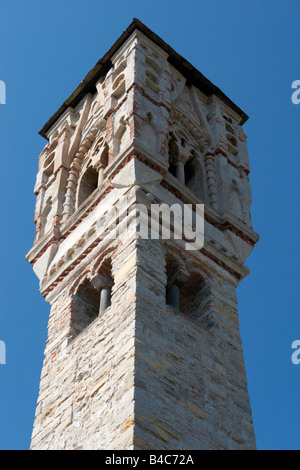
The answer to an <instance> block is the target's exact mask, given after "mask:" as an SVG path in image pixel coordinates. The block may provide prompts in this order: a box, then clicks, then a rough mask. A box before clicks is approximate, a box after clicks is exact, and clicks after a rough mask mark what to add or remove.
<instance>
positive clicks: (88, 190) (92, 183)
mask: <svg viewBox="0 0 300 470" xmlns="http://www.w3.org/2000/svg"><path fill="white" fill-rule="evenodd" d="M97 187H98V172H97V171H96V170H95V169H94V168H91V167H90V168H88V169H87V170H86V171H85V173H84V175H83V176H82V178H81V180H80V184H79V190H78V203H77V207H80V206H81V204H83V203H84V201H85V200H86V199H87V198H88V197H89V196H90V195H91V194H93V192H94V191H95V190H96V189H97Z"/></svg>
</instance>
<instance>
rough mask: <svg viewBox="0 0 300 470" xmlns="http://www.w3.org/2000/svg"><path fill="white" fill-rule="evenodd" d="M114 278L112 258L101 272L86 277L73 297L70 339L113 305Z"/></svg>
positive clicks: (105, 263) (102, 267)
mask: <svg viewBox="0 0 300 470" xmlns="http://www.w3.org/2000/svg"><path fill="white" fill-rule="evenodd" d="M112 286H113V279H112V275H111V263H110V260H106V261H105V262H104V263H103V264H102V266H101V274H96V275H95V276H94V277H93V278H92V279H91V280H88V279H85V280H84V281H83V282H82V283H81V284H80V286H79V287H78V289H77V292H76V294H75V295H74V296H73V298H72V305H71V323H70V335H69V336H70V340H73V339H74V338H76V336H78V335H79V334H80V333H81V332H82V331H83V330H85V329H86V328H87V327H88V326H89V325H90V324H91V323H92V322H93V321H94V320H95V319H96V318H97V317H99V315H102V314H103V313H104V312H105V310H106V309H107V308H108V307H110V305H111V290H112Z"/></svg>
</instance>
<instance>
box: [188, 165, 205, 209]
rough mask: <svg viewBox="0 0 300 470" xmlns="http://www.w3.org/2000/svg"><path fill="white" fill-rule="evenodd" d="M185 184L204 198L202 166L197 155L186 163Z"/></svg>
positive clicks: (200, 197)
mask: <svg viewBox="0 0 300 470" xmlns="http://www.w3.org/2000/svg"><path fill="white" fill-rule="evenodd" d="M185 184H186V186H187V187H188V188H189V189H190V190H191V191H193V193H194V194H195V195H196V196H197V197H198V198H199V199H201V200H203V199H204V186H203V185H204V182H203V172H202V167H201V163H200V162H199V160H198V159H197V158H196V157H195V156H193V157H192V158H191V159H190V160H188V161H187V163H186V164H185Z"/></svg>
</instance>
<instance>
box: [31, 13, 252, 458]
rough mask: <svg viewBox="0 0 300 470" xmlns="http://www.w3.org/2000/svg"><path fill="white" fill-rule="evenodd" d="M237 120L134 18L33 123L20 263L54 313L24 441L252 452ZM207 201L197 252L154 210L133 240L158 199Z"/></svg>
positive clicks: (239, 115)
mask: <svg viewBox="0 0 300 470" xmlns="http://www.w3.org/2000/svg"><path fill="white" fill-rule="evenodd" d="M246 120H247V116H246V114H245V113H244V112H243V111H242V110H241V109H240V108H239V107H238V106H236V105H235V104H234V103H233V102H232V101H231V100H230V99H229V98H228V97H227V96H226V95H224V93H223V92H222V91H221V90H220V89H218V88H217V87H216V86H214V85H213V84H212V83H211V82H210V81H209V80H207V79H206V78H205V77H204V76H203V75H202V74H201V73H200V72H199V71H198V70H196V69H195V68H194V67H193V66H192V65H191V64H190V63H188V62H187V61H186V60H185V59H184V58H183V57H181V56H180V55H179V54H177V53H176V52H175V51H174V50H173V49H172V48H171V47H170V46H168V45H167V44H166V43H165V42H164V41H163V40H162V39H161V38H159V37H158V36H157V35H156V34H154V33H153V32H152V31H150V30H149V29H148V28H147V27H146V26H145V25H144V24H142V23H141V22H140V21H138V20H137V19H134V20H133V21H132V23H131V24H130V25H129V27H128V28H127V29H126V30H125V31H124V33H123V34H122V36H121V37H120V38H119V39H118V40H117V41H116V43H115V44H114V45H113V46H112V47H111V49H110V50H109V51H108V52H107V53H106V54H105V55H104V57H103V58H102V59H101V60H99V62H98V63H97V64H96V65H95V67H94V68H93V69H92V70H91V71H90V72H89V73H88V74H87V76H86V77H85V79H84V80H83V81H82V82H81V83H80V85H79V86H78V87H77V89H76V90H75V91H74V92H73V93H72V95H71V96H70V97H69V98H68V99H67V100H66V101H65V102H64V103H63V104H62V106H61V107H60V108H59V110H58V111H57V112H56V113H55V114H54V115H53V116H52V117H51V118H50V120H49V121H48V122H47V123H46V124H45V126H44V127H43V129H42V130H41V131H40V134H41V135H42V136H43V137H44V138H45V139H46V140H47V144H46V146H45V148H44V149H43V150H42V152H41V154H40V157H39V169H38V174H37V180H36V185H35V189H34V191H35V194H36V211H35V224H36V236H35V241H34V245H33V248H32V249H31V250H30V252H29V253H28V255H27V259H28V261H29V262H30V263H31V264H32V266H33V269H34V271H35V273H36V275H37V276H38V278H39V281H40V291H41V293H42V295H43V296H44V297H45V299H46V301H47V302H48V303H49V304H50V306H51V312H50V317H49V323H48V340H47V344H46V347H45V358H44V364H43V369H42V373H41V381H40V391H39V398H38V403H37V409H36V416H35V422H34V428H33V433H32V442H31V449H34V450H38V449H44V450H46V449H47V450H48V449H64V450H69V449H71V450H73V449H74V450H75V449H83V450H88V449H96V450H101V449H102V450H104V449H133V450H134V449H136V450H138V449H161V450H163V449H182V450H183V449H254V448H255V437H254V430H253V423H252V416H251V408H250V401H249V396H248V391H247V381H246V373H245V367H244V358H243V351H242V345H241V338H240V332H239V321H238V308H237V298H236V288H237V286H238V284H239V282H240V281H241V280H242V279H243V278H244V277H245V276H246V275H247V274H248V268H247V267H246V266H245V261H246V259H247V257H248V256H249V254H250V252H251V250H252V249H253V246H254V245H255V243H256V242H257V241H258V235H257V234H256V233H255V232H254V230H253V227H252V222H251V215H250V205H251V190H250V184H249V171H250V170H249V159H248V152H247V142H246V140H247V138H246V135H245V133H244V131H243V128H242V126H243V124H244V123H245V121H246ZM201 204H204V222H203V223H204V244H203V246H202V245H201V246H200V247H199V248H198V249H187V243H186V239H185V238H186V237H180V236H178V226H177V222H176V220H177V219H176V217H175V216H174V218H173V219H172V220H170V233H172V234H173V235H174V236H170V237H164V236H163V231H162V230H161V228H162V225H163V224H164V220H163V217H164V215H163V214H162V215H160V214H158V216H157V218H156V219H155V220H156V229H157V230H156V231H155V230H154V231H151V235H152V236H148V237H146V236H141V226H142V225H143V224H144V226H145V225H146V226H147V224H148V222H149V223H150V222H151V221H150V219H151V214H152V212H151V208H153V206H155V207H159V208H161V207H162V205H165V206H168V207H174V205H176V207H179V208H184V207H185V206H189V207H191V208H192V211H193V212H194V213H195V211H196V209H195V208H196V207H197V205H201ZM194 215H195V214H194ZM152 218H153V217H152ZM142 220H143V224H142V223H141V221H142ZM137 222H138V223H137ZM149 226H150V225H149ZM176 234H177V236H175V235H176Z"/></svg>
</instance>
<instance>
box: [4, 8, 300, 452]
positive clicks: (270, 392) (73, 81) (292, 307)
mask: <svg viewBox="0 0 300 470" xmlns="http://www.w3.org/2000/svg"><path fill="white" fill-rule="evenodd" d="M133 17H137V18H139V19H140V20H141V21H143V22H144V23H145V24H146V25H147V26H148V27H149V28H150V29H152V30H153V31H154V32H156V33H157V34H158V35H159V36H161V37H162V38H163V39H164V40H165V41H166V42H167V43H168V44H170V45H171V46H172V47H173V48H174V49H175V50H176V51H177V52H179V53H180V54H181V55H183V56H184V57H185V58H186V59H187V60H189V61H190V62H191V63H192V64H193V65H194V66H195V67H196V68H198V69H199V70H200V71H201V72H202V73H203V74H204V75H205V76H206V77H207V78H209V79H210V80H211V81H212V82H213V83H214V84H216V85H217V86H219V87H220V88H221V89H222V90H223V91H224V92H225V93H226V94H227V95H228V96H229V97H230V98H231V99H232V100H233V101H234V102H235V103H236V104H237V105H239V106H240V107H241V108H242V109H243V110H244V111H245V112H246V113H247V114H248V115H249V116H250V119H249V121H248V122H247V123H246V125H245V128H244V129H245V132H246V134H247V135H248V145H249V153H250V162H251V175H250V178H251V184H252V192H253V205H252V215H253V222H254V228H255V230H256V231H257V232H258V233H259V234H260V237H261V239H260V241H259V243H258V244H257V245H256V247H255V249H254V251H253V253H252V254H251V256H250V257H249V259H248V262H247V265H248V266H249V267H250V269H251V274H250V276H248V277H247V278H246V279H245V280H244V281H243V282H242V284H241V286H240V287H239V289H238V296H239V312H240V325H241V334H242V340H243V347H244V354H245V363H246V370H247V378H248V386H249V393H250V398H251V404H252V410H253V418H254V426H255V433H256V439H257V446H258V448H259V449H298V450H299V449H300V437H299V425H298V423H299V422H300V404H299V386H300V381H299V378H300V365H298V366H296V365H293V364H292V362H291V354H292V350H291V344H292V342H293V341H294V340H296V339H300V318H299V307H298V305H299V301H298V297H297V295H298V293H299V228H300V227H299V208H298V205H299V170H300V168H299V157H300V155H299V144H300V132H299V131H300V104H299V105H294V104H292V101H291V94H292V90H291V84H292V82H293V81H294V80H300V68H299V50H300V32H299V31H300V28H299V18H300V0H282V1H281V0H273V1H271V0H245V1H243V2H241V1H240V0H227V1H226V2H225V1H224V0H209V1H208V0H207V1H201V0H194V1H186V2H182V0H181V1H179V0H159V1H158V0H151V1H149V2H146V1H141V0H139V1H132V0H126V1H124V0H122V1H120V0H114V1H112V2H108V1H100V0H98V1H96V0H85V1H84V2H83V1H78V0H72V1H71V0H52V1H51V2H46V1H41V0H26V1H24V0H19V1H18V0H0V45H1V46H0V80H4V81H5V83H6V86H7V104H6V105H0V154H1V162H2V163H1V164H2V167H1V173H0V178H1V184H0V192H1V194H0V201H1V222H2V230H1V232H0V237H1V248H2V250H1V264H2V266H1V272H0V276H1V279H0V289H1V311H0V340H2V341H5V343H6V349H7V364H6V365H0V449H28V448H29V444H30V437H31V431H32V425H33V419H34V413H35V407H36V400H37V397H38V386H39V378H40V372H41V367H42V362H43V351H44V347H45V340H46V335H47V321H48V315H49V307H48V305H47V304H46V302H45V301H44V299H43V298H42V297H41V295H40V294H39V292H38V281H37V278H36V277H35V275H34V273H33V271H32V268H31V266H30V264H29V263H27V262H26V261H25V254H26V253H27V252H28V250H29V249H30V248H31V246H32V243H33V238H34V224H33V215H34V207H35V196H34V194H33V187H34V183H35V176H36V172H37V163H38V155H39V153H40V152H41V150H42V148H43V147H44V145H45V143H46V141H45V140H44V139H42V137H40V136H39V135H38V131H39V130H40V129H41V127H42V126H43V124H44V123H45V122H46V121H47V120H48V118H49V117H50V116H51V115H52V114H53V113H54V112H55V111H56V110H57V109H58V107H59V106H60V105H61V104H62V102H63V101H64V100H65V99H66V98H67V97H68V96H69V95H70V94H71V93H72V91H73V90H74V89H75V88H76V86H77V85H78V84H79V82H80V81H81V80H82V79H83V78H84V76H85V75H86V73H87V72H88V71H89V70H90V69H91V68H92V67H93V66H94V64H95V63H96V62H97V60H98V59H99V58H101V57H102V56H103V55H104V53H105V52H106V51H107V50H108V49H109V48H110V46H111V45H112V44H113V43H114V42H115V40H116V39H117V38H118V37H119V36H120V35H121V33H122V32H123V30H124V29H125V28H126V27H127V26H128V25H129V24H130V22H131V20H132V18H133ZM297 307H298V308H297Z"/></svg>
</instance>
